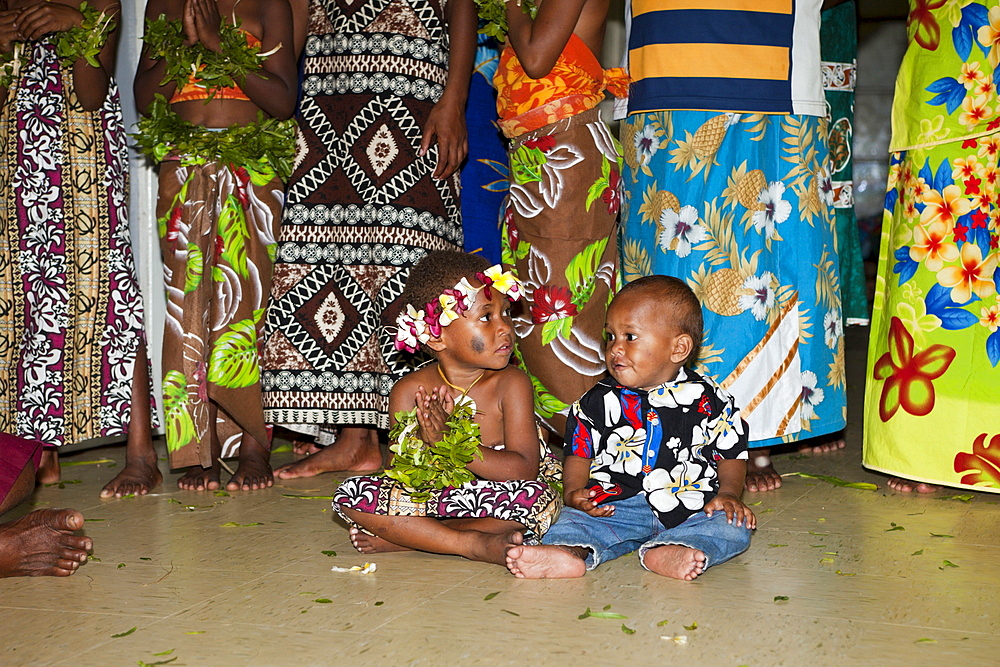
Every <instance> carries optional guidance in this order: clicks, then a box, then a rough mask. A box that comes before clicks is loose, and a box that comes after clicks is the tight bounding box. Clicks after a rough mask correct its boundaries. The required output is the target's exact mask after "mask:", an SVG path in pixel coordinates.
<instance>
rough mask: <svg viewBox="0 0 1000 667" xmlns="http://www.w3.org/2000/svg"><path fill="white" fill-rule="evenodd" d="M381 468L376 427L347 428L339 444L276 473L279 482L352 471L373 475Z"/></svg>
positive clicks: (342, 433)
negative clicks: (326, 473)
mask: <svg viewBox="0 0 1000 667" xmlns="http://www.w3.org/2000/svg"><path fill="white" fill-rule="evenodd" d="M381 467H382V452H381V450H379V446H378V431H376V430H375V429H373V428H366V427H358V426H345V427H344V428H342V429H341V431H340V437H338V438H337V442H335V443H333V444H332V445H330V446H329V447H324V448H323V449H321V450H320V451H318V452H316V453H315V454H310V455H309V456H307V457H305V458H304V459H302V460H301V461H295V462H294V463H286V464H285V465H283V466H281V467H279V468H278V469H277V470H275V471H274V474H275V476H276V477H278V478H279V479H295V478H297V477H315V476H316V475H320V474H322V473H325V472H337V471H341V470H350V471H355V472H372V471H375V470H378V469H379V468H381Z"/></svg>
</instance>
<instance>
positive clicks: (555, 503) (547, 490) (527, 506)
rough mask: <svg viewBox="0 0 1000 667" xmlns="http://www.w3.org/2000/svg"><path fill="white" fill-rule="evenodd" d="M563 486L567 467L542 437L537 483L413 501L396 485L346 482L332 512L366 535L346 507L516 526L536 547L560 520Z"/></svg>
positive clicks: (480, 487)
mask: <svg viewBox="0 0 1000 667" xmlns="http://www.w3.org/2000/svg"><path fill="white" fill-rule="evenodd" d="M561 482H562V464H561V463H560V462H559V460H558V459H557V458H556V457H554V456H553V455H552V453H551V452H549V450H548V448H547V447H546V446H545V443H544V440H542V438H541V433H539V466H538V479H537V480H510V481H506V482H492V481H489V480H485V479H477V480H474V481H472V482H469V483H467V484H463V485H462V486H447V487H445V488H443V489H436V490H433V491H431V492H430V498H428V499H427V500H414V499H413V498H412V497H411V496H410V493H409V492H408V491H407V489H406V487H405V486H404V485H402V484H401V483H399V482H397V481H396V480H394V479H391V478H389V477H385V476H382V475H363V476H360V477H350V478H348V479H345V480H344V481H343V482H342V483H341V484H340V486H339V487H337V491H336V492H335V493H334V495H333V509H334V510H335V511H337V512H338V513H339V514H340V516H341V517H343V518H344V520H345V521H347V522H348V523H349V524H350V525H352V526H354V527H356V528H359V529H361V530H364V529H363V528H361V526H359V525H357V524H356V523H354V522H353V521H351V520H350V519H348V518H347V517H346V516H344V513H343V512H342V511H341V506H344V507H348V508H350V509H353V510H356V511H358V512H364V513H365V514H380V515H383V516H426V517H432V518H435V519H484V518H491V519H500V520H502V521H517V522H518V523H520V524H522V525H523V526H524V527H525V541H526V542H527V543H529V544H534V543H536V541H537V540H539V539H541V537H542V535H544V534H545V533H546V532H547V531H548V529H549V527H550V526H551V525H552V524H553V522H555V520H556V519H557V518H558V517H559V511H560V510H561V509H562V496H561V494H560V493H559V491H558V489H560V488H561ZM552 484H556V486H552ZM365 532H367V531H365ZM369 534H370V533H369Z"/></svg>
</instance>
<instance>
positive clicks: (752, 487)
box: [745, 449, 781, 492]
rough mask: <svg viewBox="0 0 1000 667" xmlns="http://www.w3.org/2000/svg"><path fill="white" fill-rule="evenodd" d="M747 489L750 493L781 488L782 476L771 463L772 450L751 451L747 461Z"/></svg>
mask: <svg viewBox="0 0 1000 667" xmlns="http://www.w3.org/2000/svg"><path fill="white" fill-rule="evenodd" d="M745 485H746V489H747V491H750V492H756V491H774V490H775V489H777V488H779V487H780V486H781V475H779V474H778V471H777V470H775V469H774V464H773V463H772V462H771V450H769V449H751V450H750V460H749V461H747V477H746V482H745Z"/></svg>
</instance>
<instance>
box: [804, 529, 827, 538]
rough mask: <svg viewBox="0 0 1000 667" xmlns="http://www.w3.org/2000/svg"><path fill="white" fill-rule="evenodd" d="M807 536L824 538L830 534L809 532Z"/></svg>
mask: <svg viewBox="0 0 1000 667" xmlns="http://www.w3.org/2000/svg"><path fill="white" fill-rule="evenodd" d="M809 534H810V535H812V536H813V537H826V536H827V535H829V534H830V533H816V532H813V531H811V530H810V531H809Z"/></svg>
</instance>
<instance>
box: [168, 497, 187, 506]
mask: <svg viewBox="0 0 1000 667" xmlns="http://www.w3.org/2000/svg"><path fill="white" fill-rule="evenodd" d="M167 502H168V503H174V504H175V505H183V504H184V503H182V502H181V501H179V500H177V499H176V498H167Z"/></svg>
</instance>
